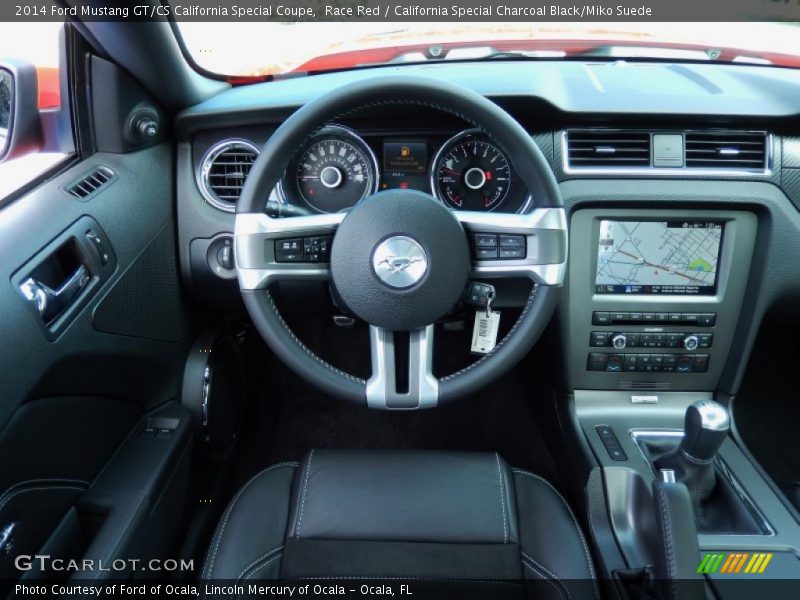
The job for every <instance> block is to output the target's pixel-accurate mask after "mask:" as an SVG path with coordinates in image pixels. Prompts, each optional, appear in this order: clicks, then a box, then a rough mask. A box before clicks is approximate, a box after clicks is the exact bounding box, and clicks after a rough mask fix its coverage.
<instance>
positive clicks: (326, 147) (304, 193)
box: [286, 126, 378, 213]
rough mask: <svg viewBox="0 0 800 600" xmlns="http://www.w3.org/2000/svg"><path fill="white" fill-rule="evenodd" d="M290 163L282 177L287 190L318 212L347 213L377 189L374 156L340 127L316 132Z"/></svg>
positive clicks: (353, 136) (346, 130)
mask: <svg viewBox="0 0 800 600" xmlns="http://www.w3.org/2000/svg"><path fill="white" fill-rule="evenodd" d="M292 162H293V166H292V165H290V168H289V170H287V174H286V177H287V179H288V180H289V181H287V183H288V184H289V188H290V190H291V191H292V192H294V193H296V195H298V196H299V197H300V198H302V200H304V201H305V202H306V203H307V204H308V205H309V206H310V207H311V208H313V209H314V210H317V211H319V212H323V213H334V212H339V211H342V210H347V209H349V208H351V207H352V206H353V205H355V204H356V203H358V202H359V201H360V200H363V199H364V198H366V197H367V196H369V195H370V194H374V193H375V191H376V190H377V189H378V179H377V178H378V166H377V161H376V159H375V155H374V154H373V152H372V150H371V149H370V148H369V146H367V144H366V143H365V142H364V141H363V140H362V139H361V138H360V137H358V136H357V135H356V134H354V133H353V132H352V131H350V130H349V129H346V128H344V127H339V126H330V127H326V128H325V129H323V130H322V131H320V132H319V133H318V134H317V135H316V136H314V137H313V138H312V139H311V141H310V142H309V143H308V144H307V145H306V146H304V147H303V148H301V149H300V151H299V152H298V153H297V155H296V156H295V159H294V160H293V161H292ZM290 195H294V194H290Z"/></svg>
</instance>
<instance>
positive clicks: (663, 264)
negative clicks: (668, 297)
mask: <svg viewBox="0 0 800 600" xmlns="http://www.w3.org/2000/svg"><path fill="white" fill-rule="evenodd" d="M722 232H723V224H722V222H721V221H697V220H694V221H610V220H608V221H606V220H603V221H601V222H600V238H599V240H598V245H597V268H596V272H595V293H596V294H695V295H705V296H710V295H713V294H714V293H716V289H717V268H718V265H719V251H720V247H721V244H722Z"/></svg>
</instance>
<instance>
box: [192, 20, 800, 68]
mask: <svg viewBox="0 0 800 600" xmlns="http://www.w3.org/2000/svg"><path fill="white" fill-rule="evenodd" d="M798 25H799V24H798V23H766V22H762V23H574V22H573V23H419V22H416V23H353V22H347V23H343V22H300V23H279V22H265V23H199V22H188V21H184V22H181V21H178V27H179V30H180V33H181V36H182V37H183V40H184V42H185V45H186V47H187V49H188V51H189V53H190V54H191V56H192V58H193V59H194V61H195V62H196V63H197V64H198V65H199V66H200V67H201V68H203V69H206V70H208V71H211V72H214V73H218V74H222V75H226V76H234V77H245V78H246V77H265V76H279V75H289V74H301V73H307V72H319V71H326V70H331V69H349V68H355V67H360V66H367V65H376V64H387V63H408V62H424V61H441V60H478V59H503V58H515V57H526V56H529V57H532V58H537V57H539V58H560V57H581V56H585V57H587V58H591V57H608V58H617V59H625V58H657V59H666V60H678V61H680V60H701V61H720V62H742V63H751V64H774V65H779V66H788V67H800V26H798ZM244 49H247V51H244Z"/></svg>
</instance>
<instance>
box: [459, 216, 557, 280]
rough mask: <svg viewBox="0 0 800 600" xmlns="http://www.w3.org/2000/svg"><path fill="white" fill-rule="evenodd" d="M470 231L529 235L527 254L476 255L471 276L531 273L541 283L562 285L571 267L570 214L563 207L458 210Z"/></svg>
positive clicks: (526, 244) (513, 275) (474, 232)
mask: <svg viewBox="0 0 800 600" xmlns="http://www.w3.org/2000/svg"><path fill="white" fill-rule="evenodd" d="M455 216H456V218H457V219H458V221H459V222H460V223H461V225H462V226H463V227H464V229H465V230H466V231H467V234H468V235H474V234H479V233H483V234H495V235H497V236H498V240H499V239H500V238H499V236H501V235H504V234H505V235H517V236H519V235H523V236H525V242H524V243H525V257H524V258H511V259H509V258H500V257H499V256H498V258H490V259H488V260H487V259H476V258H474V257H473V261H472V270H471V273H470V275H471V277H474V278H499V277H528V278H530V279H532V280H533V281H534V282H535V283H537V284H539V285H562V284H563V283H564V277H565V274H566V269H567V217H566V213H565V212H564V209H563V208H537V209H535V210H533V211H531V212H528V213H525V214H504V213H492V212H471V211H457V212H455Z"/></svg>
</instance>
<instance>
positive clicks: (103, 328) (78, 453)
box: [0, 144, 189, 578]
mask: <svg viewBox="0 0 800 600" xmlns="http://www.w3.org/2000/svg"><path fill="white" fill-rule="evenodd" d="M100 166H102V167H103V168H104V169H108V170H110V171H111V172H113V178H112V179H111V180H110V181H109V182H108V183H107V184H105V185H103V186H102V187H100V188H99V189H98V190H97V191H95V192H93V193H92V194H90V195H89V196H87V197H86V198H77V197H75V196H73V195H72V194H70V193H69V192H68V188H69V186H71V185H73V184H74V183H75V182H76V181H79V180H80V179H81V178H82V177H84V176H86V175H87V174H89V173H92V172H93V171H94V170H95V169H96V168H98V167H100ZM172 173H173V158H172V150H171V147H170V145H169V144H160V145H158V146H153V147H150V148H148V149H145V150H140V151H138V152H132V153H128V154H110V153H98V154H95V155H93V156H92V157H90V158H89V159H87V160H85V161H83V162H81V163H79V164H76V165H75V166H73V167H72V168H70V169H69V170H67V171H66V172H64V173H62V174H60V175H59V176H57V177H55V178H54V179H52V180H51V181H48V182H46V183H44V184H42V185H41V186H40V187H38V188H37V189H35V190H34V191H33V192H31V193H29V194H28V195H26V196H24V197H21V198H19V199H17V200H16V201H14V202H13V203H11V204H9V205H7V206H6V207H4V208H3V209H2V210H0V231H1V232H2V233H1V234H0V256H1V257H2V260H0V340H2V343H1V344H0V364H2V365H3V368H2V369H1V370H0V390H2V393H0V456H2V457H3V460H2V461H0V530H2V529H3V528H4V527H6V526H8V525H13V526H14V545H15V551H13V552H12V553H11V556H6V555H4V553H0V555H2V556H1V557H0V574H2V576H3V577H4V578H5V577H13V576H14V571H13V570H11V571H9V569H13V567H12V566H11V565H10V563H11V561H12V560H13V557H14V556H16V555H17V553H18V552H22V551H23V550H24V551H25V552H27V553H35V552H36V551H37V550H39V549H40V548H41V547H42V545H43V544H44V543H45V541H46V540H47V539H48V537H50V536H51V534H52V532H53V530H54V529H55V528H56V527H57V526H58V525H59V523H60V522H62V519H63V518H64V517H65V515H66V514H68V511H70V509H71V508H72V507H73V506H76V505H77V504H78V503H79V502H80V498H81V497H82V496H86V494H85V493H84V492H85V491H86V490H87V489H90V488H91V487H92V485H93V481H94V480H95V478H96V477H97V476H98V474H99V473H100V472H101V471H102V470H103V468H104V467H105V466H106V465H107V464H108V462H109V460H110V459H111V457H112V456H114V455H115V452H117V448H118V447H120V444H121V443H122V442H123V440H126V439H131V438H130V435H131V431H132V429H134V428H135V427H140V425H138V424H137V423H141V421H140V419H141V418H142V415H143V414H144V413H146V412H148V411H151V410H152V409H153V408H154V407H157V406H159V405H162V404H164V403H165V402H168V401H169V400H171V399H174V398H176V396H177V390H178V382H179V381H180V377H181V374H182V370H183V364H184V359H185V356H186V352H187V350H188V346H187V340H188V338H189V329H188V327H187V320H186V314H187V310H186V306H185V304H184V302H183V297H182V293H181V287H180V284H179V280H178V268H177V260H176V251H175V242H174V231H175V223H174V219H173V176H172ZM76 223H77V224H78V228H77V229H75V224H76ZM87 223H89V224H92V223H94V224H96V226H97V227H96V228H97V229H98V230H100V231H102V237H103V239H104V242H105V244H106V245H107V246H109V247H110V251H111V252H113V259H114V261H113V262H108V263H107V265H108V267H103V266H100V263H99V262H98V261H99V256H100V255H99V254H98V255H95V256H91V255H90V254H88V253H87V252H91V250H92V246H91V243H90V244H89V246H88V248H89V250H86V251H84V250H81V251H80V252H78V253H77V256H78V259H77V260H78V262H80V261H81V260H86V266H87V268H88V270H89V271H90V275H91V276H92V277H93V279H92V281H93V284H92V285H91V286H89V285H87V286H86V287H85V288H84V289H83V291H81V292H80V293H78V294H77V295H76V296H75V298H74V305H73V306H74V308H75V310H74V311H73V313H74V314H72V315H70V317H71V318H70V319H69V321H68V323H67V324H66V325H65V326H63V327H61V328H60V329H59V330H58V331H57V332H56V333H55V334H50V333H51V332H49V330H48V327H46V326H44V325H43V320H42V317H41V316H40V313H39V312H38V311H37V308H36V306H35V302H31V301H29V300H27V299H26V298H25V296H24V295H23V293H22V292H21V291H20V288H19V284H20V277H19V274H20V272H21V271H20V270H21V269H22V268H23V267H24V266H26V265H32V264H33V265H35V264H38V262H37V260H38V259H37V260H34V261H33V262H31V261H32V259H34V258H36V257H45V258H46V257H47V256H49V254H48V252H49V251H50V249H52V248H53V247H54V246H55V247H58V248H60V247H61V246H62V245H61V242H60V241H57V243H56V244H54V245H53V240H57V238H59V236H60V235H61V236H62V237H63V235H64V232H67V233H69V232H75V231H77V234H76V235H75V236H73V238H75V239H78V241H79V242H81V243H82V240H80V236H81V235H82V234H81V232H82V230H83V228H85V224H87ZM71 228H72V229H71ZM70 235H71V234H70ZM45 249H47V250H48V252H44V253H43V250H45ZM81 252H84V254H81ZM62 262H63V261H62ZM56 263H58V261H55V262H54V263H53V266H52V267H49V268H47V269H39V270H37V271H36V273H37V274H38V276H40V277H47V276H48V273H49V272H51V271H58V265H57V264H56ZM73 267H74V265H73V266H70V267H67V268H65V269H64V271H65V272H66V271H69V270H70V269H71V268H73ZM63 275H64V274H63V273H61V274H57V277H56V279H58V278H59V277H63ZM95 275H97V277H95ZM65 314H66V313H65ZM181 443H183V442H181ZM143 468H145V469H148V468H149V467H148V466H147V463H146V462H145V463H144V465H143ZM104 472H106V471H104ZM141 492H142V493H143V494H145V493H146V492H149V490H142V491H141ZM145 495H146V494H145Z"/></svg>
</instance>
